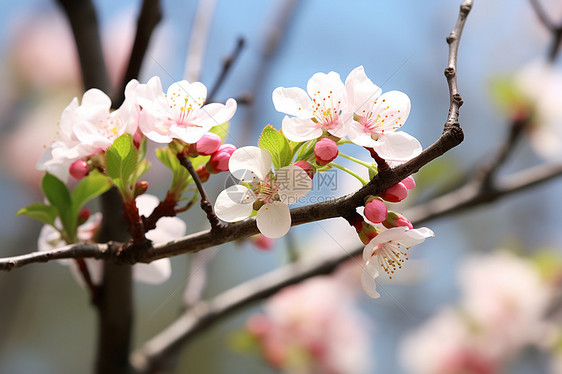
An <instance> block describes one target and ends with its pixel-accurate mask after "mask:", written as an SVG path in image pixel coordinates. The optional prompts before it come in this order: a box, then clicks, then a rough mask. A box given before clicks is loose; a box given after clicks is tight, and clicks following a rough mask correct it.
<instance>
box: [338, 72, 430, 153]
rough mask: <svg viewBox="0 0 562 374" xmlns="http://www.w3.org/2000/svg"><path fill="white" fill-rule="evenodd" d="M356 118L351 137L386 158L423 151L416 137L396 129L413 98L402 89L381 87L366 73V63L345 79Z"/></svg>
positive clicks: (351, 125)
mask: <svg viewBox="0 0 562 374" xmlns="http://www.w3.org/2000/svg"><path fill="white" fill-rule="evenodd" d="M345 87H346V89H347V95H348V100H349V105H350V107H351V110H352V111H353V113H354V114H353V121H352V123H351V124H350V126H349V129H348V133H347V135H348V137H349V139H350V140H351V141H352V142H353V143H355V144H357V145H360V146H362V147H369V148H373V149H374V150H375V151H376V152H377V154H378V155H379V156H380V157H382V158H383V159H385V160H387V161H407V160H409V159H411V158H413V157H415V156H417V155H418V154H420V153H421V150H422V148H421V145H420V143H419V142H418V141H417V139H416V138H414V137H413V136H411V135H409V134H407V133H405V132H403V131H395V130H397V129H398V128H400V127H401V126H402V125H403V124H404V122H406V119H407V118H408V115H409V114H410V99H409V98H408V96H407V95H406V94H405V93H403V92H400V91H389V92H387V93H385V94H383V95H381V93H382V90H381V89H380V88H379V87H378V86H377V85H375V84H374V83H373V82H372V81H371V80H370V79H369V78H367V75H365V70H364V68H363V66H359V67H357V68H355V69H354V70H353V71H352V72H351V73H349V75H348V76H347V79H346V80H345Z"/></svg>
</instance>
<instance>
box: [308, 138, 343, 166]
mask: <svg viewBox="0 0 562 374" xmlns="http://www.w3.org/2000/svg"><path fill="white" fill-rule="evenodd" d="M338 153H339V151H338V145H337V144H336V142H335V141H333V140H332V139H328V138H323V139H320V141H318V143H316V145H315V146H314V155H315V156H316V163H317V164H318V165H319V166H324V165H326V164H329V163H330V162H332V161H333V160H334V159H335V158H336V157H338Z"/></svg>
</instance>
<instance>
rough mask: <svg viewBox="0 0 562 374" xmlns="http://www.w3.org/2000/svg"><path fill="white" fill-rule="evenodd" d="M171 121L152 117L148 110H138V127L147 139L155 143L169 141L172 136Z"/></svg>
mask: <svg viewBox="0 0 562 374" xmlns="http://www.w3.org/2000/svg"><path fill="white" fill-rule="evenodd" d="M171 124H172V122H169V121H167V122H165V121H162V120H160V119H157V118H156V117H154V116H153V115H152V114H151V113H150V112H149V111H148V110H146V109H143V110H141V112H140V119H139V129H140V130H141V132H142V133H143V134H144V136H146V137H147V138H148V139H150V140H152V141H153V142H156V143H165V144H167V143H170V142H171V141H172V140H173V138H172V136H171V134H170V125H171Z"/></svg>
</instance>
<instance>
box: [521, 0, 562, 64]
mask: <svg viewBox="0 0 562 374" xmlns="http://www.w3.org/2000/svg"><path fill="white" fill-rule="evenodd" d="M529 1H530V2H531V6H532V7H533V9H534V10H535V14H536V15H537V17H538V18H539V20H540V21H541V23H542V24H543V25H544V27H546V28H547V29H548V31H549V32H550V34H551V35H552V43H551V45H550V49H549V52H548V60H549V61H550V62H554V60H556V57H557V56H558V53H559V52H560V46H561V44H562V24H560V25H555V24H554V22H552V20H551V19H550V18H549V17H548V15H547V13H546V12H545V10H544V8H543V7H542V6H541V4H540V3H539V0H529Z"/></svg>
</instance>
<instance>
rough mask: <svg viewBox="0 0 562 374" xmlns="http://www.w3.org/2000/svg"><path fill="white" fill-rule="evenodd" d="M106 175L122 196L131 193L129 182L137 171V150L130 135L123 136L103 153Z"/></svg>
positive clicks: (131, 181)
mask: <svg viewBox="0 0 562 374" xmlns="http://www.w3.org/2000/svg"><path fill="white" fill-rule="evenodd" d="M105 165H106V170H107V174H108V175H109V177H110V178H111V179H112V180H113V183H115V185H116V186H117V188H119V190H120V191H121V193H122V194H123V196H124V197H125V196H129V195H131V193H132V188H133V186H132V184H134V182H135V181H133V180H131V179H132V178H131V177H132V176H133V175H134V174H135V171H136V169H137V149H136V148H135V146H134V144H133V137H132V136H131V135H130V134H123V135H121V136H120V137H118V138H117V139H115V141H114V142H113V144H112V145H111V147H109V148H108V149H107V151H106V152H105Z"/></svg>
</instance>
